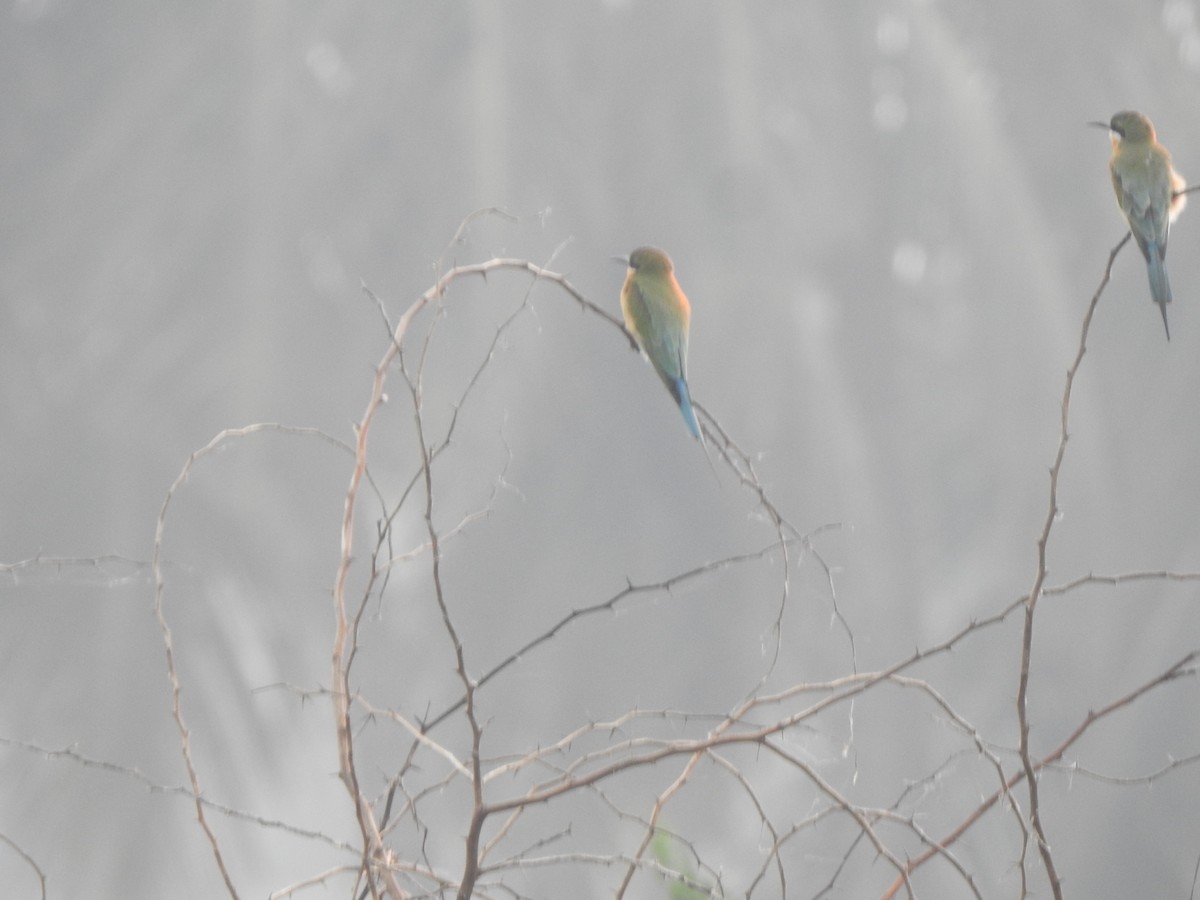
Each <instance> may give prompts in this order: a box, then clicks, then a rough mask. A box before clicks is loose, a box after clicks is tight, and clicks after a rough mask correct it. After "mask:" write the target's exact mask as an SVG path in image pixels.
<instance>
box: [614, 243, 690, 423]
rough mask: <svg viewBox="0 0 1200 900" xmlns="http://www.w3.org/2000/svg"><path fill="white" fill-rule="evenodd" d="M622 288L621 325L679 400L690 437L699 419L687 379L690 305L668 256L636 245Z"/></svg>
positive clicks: (630, 256) (677, 401)
mask: <svg viewBox="0 0 1200 900" xmlns="http://www.w3.org/2000/svg"><path fill="white" fill-rule="evenodd" d="M617 259H619V260H621V261H622V262H627V263H628V264H629V271H628V272H627V273H626V275H625V284H624V286H623V287H622V288H621V313H622V315H623V316H624V317H625V327H626V328H628V329H629V331H630V333H631V334H632V335H633V336H634V338H635V339H636V340H637V342H638V346H639V347H641V348H642V352H643V353H645V354H646V357H647V358H648V359H649V360H650V363H651V365H653V366H654V371H655V372H657V373H658V377H659V378H661V379H662V381H663V384H665V385H666V386H667V390H668V391H670V392H671V396H672V397H673V398H674V400H675V402H676V403H677V404H678V405H679V411H680V412H681V413H683V421H684V422H686V423H687V427H688V431H690V432H691V433H692V436H693V437H696V438H699V437H700V423H699V422H697V421H696V411H695V410H694V409H693V408H692V398H691V395H690V394H689V393H688V384H687V350H688V327H689V325H690V323H691V318H692V309H691V306H690V305H689V304H688V299H687V296H686V295H685V294H684V293H683V290H682V288H680V287H679V282H678V281H676V280H675V267H674V266H673V265H672V264H671V258H670V257H669V256H667V254H666V253H664V252H663V251H661V250H659V249H658V248H657V247H638V248H637V249H636V250H634V251H633V252H632V253H630V254H629V259H628V260H626V259H624V257H617Z"/></svg>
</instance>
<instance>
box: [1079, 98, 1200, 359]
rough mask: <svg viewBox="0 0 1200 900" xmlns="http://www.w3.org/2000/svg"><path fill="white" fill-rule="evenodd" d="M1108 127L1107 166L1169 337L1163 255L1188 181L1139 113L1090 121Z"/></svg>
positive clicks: (1184, 199)
mask: <svg viewBox="0 0 1200 900" xmlns="http://www.w3.org/2000/svg"><path fill="white" fill-rule="evenodd" d="M1090 124H1092V125H1097V126H1099V127H1100V128H1107V129H1108V132H1109V135H1110V136H1111V137H1112V146H1113V153H1112V159H1111V160H1109V163H1108V168H1109V171H1110V172H1111V173H1112V183H1113V190H1114V191H1116V193H1117V203H1118V204H1119V205H1120V207H1121V212H1123V213H1125V218H1126V219H1128V220H1129V230H1130V231H1131V232H1132V233H1133V239H1134V240H1135V241H1137V245H1138V247H1140V248H1141V251H1142V256H1144V257H1146V267H1147V269H1148V271H1149V273H1150V296H1151V298H1152V299H1153V300H1154V302H1155V303H1157V304H1158V308H1159V310H1160V311H1161V312H1162V320H1163V328H1165V329H1166V330H1167V340H1168V341H1169V340H1170V339H1171V327H1170V326H1169V325H1168V324H1167V304H1168V303H1170V302H1171V284H1170V282H1168V281H1167V269H1166V265H1165V262H1164V260H1165V258H1166V255H1167V234H1168V233H1169V232H1170V230H1171V223H1172V222H1174V221H1175V218H1176V217H1177V216H1178V215H1179V213H1180V212H1181V211H1182V210H1183V207H1184V204H1186V203H1187V197H1186V196H1185V195H1184V194H1183V193H1181V191H1183V189H1184V188H1185V187H1187V184H1186V183H1185V182H1184V180H1183V178H1181V177H1180V175H1179V173H1178V172H1176V171H1175V170H1174V169H1173V168H1172V167H1171V154H1170V153H1168V152H1167V148H1166V147H1164V146H1163V145H1162V144H1160V143H1159V142H1158V140H1157V139H1156V138H1155V135H1154V126H1153V125H1151V124H1150V120H1149V119H1147V118H1146V117H1145V116H1143V115H1142V114H1141V113H1139V112H1132V111H1125V112H1119V113H1117V114H1116V115H1115V116H1113V117H1112V121H1111V122H1092V123H1090Z"/></svg>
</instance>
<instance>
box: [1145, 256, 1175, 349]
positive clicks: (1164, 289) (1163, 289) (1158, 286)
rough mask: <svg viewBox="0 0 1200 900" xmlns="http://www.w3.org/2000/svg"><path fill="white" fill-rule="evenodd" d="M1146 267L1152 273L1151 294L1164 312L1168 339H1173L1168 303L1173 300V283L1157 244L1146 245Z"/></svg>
mask: <svg viewBox="0 0 1200 900" xmlns="http://www.w3.org/2000/svg"><path fill="white" fill-rule="evenodd" d="M1146 250H1147V253H1146V268H1147V271H1149V273H1150V296H1151V297H1152V298H1153V299H1154V302H1155V303H1157V304H1158V309H1159V311H1160V312H1161V313H1162V320H1163V328H1165V329H1166V330H1167V340H1168V341H1169V340H1170V339H1171V326H1170V325H1168V324H1167V304H1168V303H1170V302H1171V283H1170V282H1169V281H1167V267H1166V265H1164V263H1163V259H1162V255H1161V254H1160V253H1159V248H1158V246H1157V245H1155V244H1149V245H1148V246H1147V247H1146Z"/></svg>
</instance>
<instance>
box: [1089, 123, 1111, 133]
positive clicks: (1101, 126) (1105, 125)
mask: <svg viewBox="0 0 1200 900" xmlns="http://www.w3.org/2000/svg"><path fill="white" fill-rule="evenodd" d="M1088 124H1089V125H1095V126H1096V127H1097V128H1103V129H1104V130H1105V131H1112V126H1111V125H1109V124H1108V123H1107V122H1088Z"/></svg>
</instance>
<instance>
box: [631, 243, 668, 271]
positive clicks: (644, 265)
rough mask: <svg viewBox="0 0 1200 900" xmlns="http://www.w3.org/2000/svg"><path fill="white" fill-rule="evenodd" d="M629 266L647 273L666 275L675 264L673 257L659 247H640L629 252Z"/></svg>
mask: <svg viewBox="0 0 1200 900" xmlns="http://www.w3.org/2000/svg"><path fill="white" fill-rule="evenodd" d="M629 268H631V269H633V270H634V271H635V272H639V273H645V274H647V275H659V274H663V275H665V274H667V273H668V272H671V271H672V270H673V269H674V266H673V265H671V257H669V256H667V254H665V253H663V251H661V250H659V249H658V248H657V247H638V248H637V249H636V250H634V251H633V252H632V253H630V254H629Z"/></svg>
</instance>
